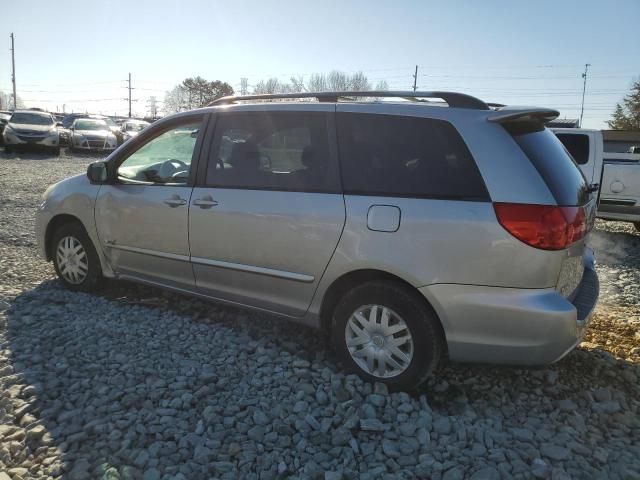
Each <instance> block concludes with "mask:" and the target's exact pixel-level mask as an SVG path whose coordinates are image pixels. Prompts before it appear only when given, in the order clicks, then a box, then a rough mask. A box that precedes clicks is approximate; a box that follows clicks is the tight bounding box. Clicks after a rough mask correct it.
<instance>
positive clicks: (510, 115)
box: [487, 106, 560, 123]
mask: <svg viewBox="0 0 640 480" xmlns="http://www.w3.org/2000/svg"><path fill="white" fill-rule="evenodd" d="M559 115H560V112H558V111H557V110H553V109H551V108H538V107H515V106H513V107H511V106H508V107H500V108H498V109H497V110H494V111H493V112H491V113H490V114H489V115H488V116H487V120H488V121H490V122H494V123H514V122H518V123H520V122H536V123H540V122H541V123H547V122H550V121H551V120H553V119H555V118H557V117H558V116H559Z"/></svg>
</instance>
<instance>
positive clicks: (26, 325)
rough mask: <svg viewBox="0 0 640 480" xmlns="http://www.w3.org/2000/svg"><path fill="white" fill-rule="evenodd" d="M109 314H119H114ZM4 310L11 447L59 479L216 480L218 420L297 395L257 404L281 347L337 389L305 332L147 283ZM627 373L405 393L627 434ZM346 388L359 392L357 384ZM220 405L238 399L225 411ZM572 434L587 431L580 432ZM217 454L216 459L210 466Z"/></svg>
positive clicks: (224, 435)
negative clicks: (599, 396) (265, 369)
mask: <svg viewBox="0 0 640 480" xmlns="http://www.w3.org/2000/svg"><path fill="white" fill-rule="evenodd" d="M116 304H118V305H119V306H120V307H122V308H120V309H114V306H116ZM0 313H1V312H0ZM4 314H5V317H6V322H7V327H8V328H7V338H6V342H5V345H4V347H3V348H5V349H7V350H8V351H9V356H10V359H11V361H10V362H8V363H6V364H4V365H2V364H0V370H2V371H3V376H0V387H2V391H3V392H4V393H3V394H2V395H4V397H5V399H6V398H8V397H11V398H13V402H12V406H11V407H8V408H9V411H10V412H11V413H10V415H9V416H8V418H13V422H15V423H14V424H13V425H10V426H9V428H10V429H11V428H13V427H16V428H15V432H12V433H10V434H9V435H10V437H11V436H14V437H13V440H11V441H17V442H23V443H24V444H25V445H26V453H25V455H26V456H28V457H31V458H32V462H31V463H32V464H33V465H45V464H46V465H48V466H47V467H46V468H47V469H49V472H47V473H49V474H51V473H52V472H53V473H55V472H56V471H57V472H58V473H65V475H67V476H66V477H65V478H94V477H99V476H101V475H102V473H104V471H106V470H107V469H108V468H115V469H118V471H119V472H120V475H121V476H122V477H123V478H124V477H125V476H126V477H127V478H138V477H139V476H140V475H141V473H142V472H143V471H145V470H147V469H150V468H154V467H156V466H158V458H159V457H163V458H164V461H165V465H166V464H169V465H170V466H168V467H162V468H160V470H161V471H162V473H163V474H165V475H176V474H177V473H178V472H182V473H183V474H184V475H185V477H186V478H205V476H206V478H208V476H211V474H212V469H213V471H216V473H217V474H219V475H220V474H222V473H223V471H222V470H220V471H218V470H216V468H221V469H227V468H228V467H229V465H228V463H229V462H231V464H232V465H236V466H237V465H238V463H239V462H240V460H239V459H238V457H236V456H234V455H236V454H229V453H228V452H229V451H230V449H231V448H232V447H231V444H232V443H233V442H234V441H235V439H236V433H237V431H236V430H235V428H236V427H235V426H234V425H235V423H233V422H231V423H225V422H227V420H225V418H227V417H226V415H227V414H228V415H230V416H233V415H235V414H237V412H238V409H239V410H240V411H246V412H247V415H248V416H249V415H251V414H252V412H253V409H254V407H255V406H257V405H259V406H260V407H261V408H263V409H265V410H266V411H276V409H278V408H282V406H281V405H280V406H278V404H279V403H281V402H285V403H288V402H290V401H291V400H289V398H292V397H293V396H295V394H296V393H299V392H296V391H292V392H291V393H290V394H289V396H290V397H289V398H287V399H286V400H283V399H277V398H275V396H274V397H273V398H272V397H271V394H272V393H273V392H275V391H277V390H278V389H279V388H282V389H287V388H291V383H290V382H289V381H288V380H287V379H286V376H285V377H278V376H273V378H271V379H270V382H272V383H270V385H269V390H267V391H268V392H270V394H269V395H266V396H265V394H264V392H263V388H264V387H263V386H262V387H261V386H260V383H259V382H258V383H252V382H254V381H256V379H259V378H260V375H259V374H256V373H255V372H253V371H251V368H253V367H251V368H249V367H248V365H251V366H255V365H259V364H260V362H261V361H262V360H259V357H265V356H267V357H268V356H269V355H271V356H272V357H271V358H277V356H278V355H281V353H282V352H283V351H287V352H289V353H290V356H291V357H292V358H293V359H307V360H308V361H313V362H315V364H319V367H315V368H323V369H328V370H329V371H330V372H331V376H330V377H332V378H333V379H335V378H342V380H343V381H344V378H345V376H344V374H343V373H342V371H343V370H342V367H341V366H340V365H339V364H338V363H337V362H336V360H335V358H334V357H333V356H332V355H331V354H330V353H329V351H328V349H327V348H326V346H325V344H324V342H323V341H322V339H321V338H320V336H319V335H317V333H316V332H314V331H313V330H311V329H308V328H305V327H301V326H299V325H295V324H292V323H290V322H288V321H285V320H279V319H276V318H273V317H269V316H266V315H262V314H254V313H248V312H246V311H244V310H240V309H236V308H232V307H226V306H220V305H215V304H212V303H209V302H204V301H201V300H198V299H191V298H189V297H185V296H179V295H175V294H167V293H166V292H163V291H160V290H158V289H155V288H150V287H143V286H137V285H136V286H134V285H131V284H124V283H121V284H112V285H110V286H109V287H108V288H107V290H106V291H105V293H104V295H101V296H96V295H88V294H82V293H74V294H71V293H69V292H68V291H66V290H64V289H63V288H62V287H61V285H60V284H59V282H58V281H55V280H53V281H47V282H44V283H43V284H41V285H39V286H38V287H36V288H35V289H33V290H30V291H28V292H25V293H23V294H22V295H20V296H18V297H16V298H15V299H13V300H10V301H8V308H6V310H5V312H4ZM1 318H2V317H1V316H0V319H1ZM173 322H175V325H176V326H175V327H172V326H171V325H172V324H173ZM202 338H216V339H218V341H217V342H211V343H205V344H204V347H205V348H206V349H210V352H211V357H212V359H211V360H208V356H207V351H203V340H202ZM220 342H223V343H220ZM225 342H226V343H229V344H232V345H234V349H235V348H237V349H238V351H239V352H242V353H241V354H238V355H235V350H234V349H232V350H230V355H231V356H230V357H228V358H227V357H225V356H222V357H221V356H220V353H219V350H220V349H221V348H225V346H224V345H225ZM216 350H218V352H217V353H216ZM234 355H235V356H234ZM147 358H153V363H151V364H150V363H149V362H148V361H146V359H147ZM209 361H210V362H212V363H208V362H209ZM213 362H215V363H213ZM230 362H231V363H232V365H231V367H229V366H227V364H228V363H230ZM8 372H10V374H8ZM624 372H627V373H628V374H624ZM636 375H640V371H639V369H638V365H637V364H633V363H630V362H627V361H624V360H620V359H616V358H614V357H613V356H612V355H610V354H608V353H607V352H603V351H601V350H587V349H579V350H577V351H575V352H573V353H571V354H570V355H568V356H567V357H566V358H565V359H563V360H562V361H560V362H559V363H557V364H555V365H552V366H549V367H544V368H540V369H522V368H507V367H492V366H477V365H448V366H445V367H444V368H443V369H442V370H441V371H440V372H439V373H438V375H437V377H435V378H434V379H431V380H430V381H429V382H428V383H427V384H426V385H425V386H424V387H422V388H421V389H420V390H419V391H417V392H411V393H412V395H414V396H415V397H416V400H415V401H416V405H420V402H419V401H418V398H417V397H418V396H421V395H424V396H425V398H426V399H427V401H428V402H429V405H430V406H431V408H433V409H434V410H435V411H437V412H438V413H440V414H442V415H450V416H456V415H465V416H468V415H473V416H475V417H477V418H478V419H479V421H488V422H493V421H494V419H495V418H496V415H498V416H502V415H507V414H508V416H510V417H513V415H514V414H518V413H520V414H521V417H520V418H523V419H526V418H529V417H532V416H533V417H535V416H537V415H538V416H540V418H544V419H545V420H544V421H546V422H549V421H551V422H555V421H557V422H558V425H557V427H558V428H560V427H561V426H562V422H565V421H566V418H567V416H568V415H569V414H571V415H573V414H574V413H576V414H577V412H586V413H584V415H590V419H589V422H591V424H593V423H594V422H596V423H597V424H598V426H599V427H600V428H603V429H605V430H606V429H611V428H616V429H625V428H626V430H629V427H625V426H624V425H630V424H632V422H633V421H634V420H633V418H629V415H632V410H631V409H629V408H628V404H627V398H638V395H639V394H640V391H639V387H638V385H637V381H634V378H636V377H635V376H636ZM302 378H304V379H305V380H304V381H306V382H309V383H311V384H312V385H313V388H318V387H319V386H321V385H322V384H323V383H326V384H328V385H327V386H326V388H331V378H327V377H321V376H317V375H314V376H308V377H307V376H303V377H302ZM355 384H356V385H360V387H359V388H362V382H361V381H359V380H356V381H355ZM247 385H250V387H247ZM598 388H603V389H607V391H608V392H609V393H608V394H607V395H608V397H610V398H608V399H606V402H604V403H603V405H605V406H604V407H602V409H603V410H597V409H596V407H594V405H596V404H598V402H597V401H596V400H595V399H594V393H593V392H594V390H595V389H598ZM238 389H242V392H243V394H242V395H241V397H242V400H241V401H240V402H239V403H238V400H237V399H238V396H235V395H233V396H231V397H230V392H237V391H238ZM230 398H233V399H234V401H235V403H236V404H235V405H234V406H233V408H231V409H229V408H228V407H229V405H228V402H229V399H230ZM562 401H564V402H565V403H564V404H561V403H559V402H562ZM7 403H9V402H6V401H5V402H4V403H3V406H4V407H3V408H5V409H6V408H7V406H6V405H7ZM563 405H565V406H563ZM566 405H569V409H570V410H573V409H574V407H572V405H575V411H570V412H568V413H567V412H565V410H563V409H565V408H567V407H566ZM353 406H354V407H356V408H357V407H358V406H359V405H358V404H357V403H356V404H354V405H353ZM207 407H211V408H210V409H209V410H206V409H207ZM418 408H422V407H418ZM607 409H608V410H607ZM470 412H471V413H470ZM285 413H286V412H285ZM282 418H283V421H287V420H286V418H285V417H282ZM203 422H204V423H203ZM18 427H20V428H18ZM23 427H24V429H25V430H24V433H22V434H20V433H19V432H20V431H22V430H21V429H22V428H23ZM205 428H207V430H204V431H203V429H205ZM237 428H238V429H241V430H246V429H244V428H241V427H240V425H238V427H237ZM571 428H574V429H577V430H576V431H578V433H580V430H581V429H583V428H584V432H586V427H583V425H582V424H581V423H580V422H578V423H577V424H576V425H574V426H572V427H571ZM16 432H17V433H16ZM584 432H583V433H584ZM5 439H6V437H5ZM245 441H246V437H245ZM380 441H381V439H380ZM249 443H251V442H249ZM43 447H47V448H43ZM250 448H255V445H254V446H252V447H250ZM50 449H55V451H56V452H60V454H61V459H62V461H61V463H59V462H56V461H51V462H50V463H48V464H47V463H46V462H49V460H47V455H48V452H50V451H51V450H50ZM207 452H209V453H207ZM18 458H20V457H18ZM213 458H215V459H216V460H217V461H218V463H219V462H222V463H220V464H219V465H218V463H216V464H212V463H210V460H212V459H213ZM254 461H259V460H254ZM225 462H227V463H225ZM240 463H241V462H240ZM223 464H224V465H223ZM215 465H218V466H217V467H216V466H215ZM34 468H35V467H34ZM38 468H39V467H38ZM96 468H97V469H98V470H96ZM56 469H57V470H56ZM34 473H35V470H34Z"/></svg>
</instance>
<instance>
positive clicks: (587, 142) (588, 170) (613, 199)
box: [552, 128, 640, 230]
mask: <svg viewBox="0 0 640 480" xmlns="http://www.w3.org/2000/svg"><path fill="white" fill-rule="evenodd" d="M552 130H553V132H554V133H555V134H556V136H557V137H558V138H559V139H560V141H561V142H562V143H563V144H564V146H565V147H566V148H567V150H569V153H571V155H572V156H573V158H574V159H575V161H576V163H577V164H578V166H579V167H580V170H582V173H584V176H585V177H586V179H587V182H588V183H589V184H591V185H592V186H594V189H595V186H596V185H598V186H599V202H598V212H597V216H598V217H599V218H604V219H607V220H618V221H623V222H633V224H634V225H635V227H636V229H638V230H640V154H639V153H617V152H605V151H604V147H603V140H602V131H600V130H588V129H584V128H554V129H552Z"/></svg>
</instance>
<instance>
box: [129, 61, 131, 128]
mask: <svg viewBox="0 0 640 480" xmlns="http://www.w3.org/2000/svg"><path fill="white" fill-rule="evenodd" d="M129 118H131V72H129Z"/></svg>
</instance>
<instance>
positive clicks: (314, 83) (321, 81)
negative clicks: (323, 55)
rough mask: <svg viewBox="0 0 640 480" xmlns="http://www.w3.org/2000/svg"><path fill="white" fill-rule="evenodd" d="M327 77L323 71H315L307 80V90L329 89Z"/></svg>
mask: <svg viewBox="0 0 640 480" xmlns="http://www.w3.org/2000/svg"><path fill="white" fill-rule="evenodd" d="M327 89H328V88H327V78H326V77H325V76H324V75H323V74H321V73H314V74H313V75H311V76H310V77H309V80H308V81H307V90H308V91H310V92H325V91H327Z"/></svg>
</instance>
